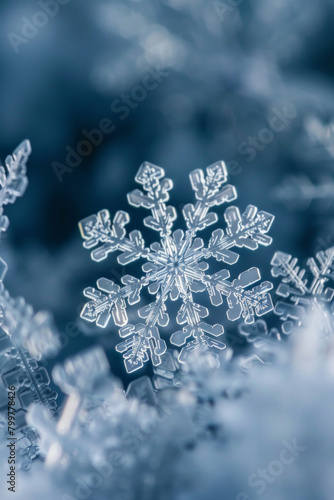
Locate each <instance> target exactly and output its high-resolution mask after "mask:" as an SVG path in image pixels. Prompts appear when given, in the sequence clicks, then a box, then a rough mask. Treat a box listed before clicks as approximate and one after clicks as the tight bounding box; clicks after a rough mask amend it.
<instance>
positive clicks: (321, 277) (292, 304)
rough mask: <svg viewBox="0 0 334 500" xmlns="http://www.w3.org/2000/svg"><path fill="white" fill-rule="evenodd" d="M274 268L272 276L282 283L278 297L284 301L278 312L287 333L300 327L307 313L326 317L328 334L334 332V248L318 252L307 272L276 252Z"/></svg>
mask: <svg viewBox="0 0 334 500" xmlns="http://www.w3.org/2000/svg"><path fill="white" fill-rule="evenodd" d="M271 265H272V271H271V272H272V275H273V276H274V277H275V278H280V280H281V283H280V285H279V286H278V288H277V290H276V294H277V295H278V296H279V297H280V298H282V299H283V300H279V301H278V302H277V303H276V305H275V313H276V314H277V315H278V316H280V319H281V320H282V321H283V325H282V331H283V333H285V334H289V333H291V332H292V331H293V330H294V329H295V328H296V327H300V326H301V325H302V323H303V320H304V317H305V314H306V312H307V311H308V310H313V311H318V312H319V313H320V315H322V316H323V318H324V321H323V322H322V324H323V326H324V331H325V333H326V335H330V334H331V333H332V332H333V297H334V289H333V288H331V286H329V285H330V284H331V282H332V281H333V278H334V247H331V248H328V249H327V250H325V251H320V252H318V253H317V254H316V258H313V257H311V258H309V259H308V260H307V263H306V265H307V269H304V268H302V267H300V266H299V265H298V260H297V259H296V258H292V256H291V255H289V254H287V253H284V252H276V253H275V255H274V257H273V259H272V261H271ZM307 272H308V274H309V276H308V275H307Z"/></svg>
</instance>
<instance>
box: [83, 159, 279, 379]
mask: <svg viewBox="0 0 334 500" xmlns="http://www.w3.org/2000/svg"><path fill="white" fill-rule="evenodd" d="M164 175H165V173H164V170H163V169H162V168H160V167H157V166H155V165H152V164H150V163H146V162H145V163H143V164H142V166H141V167H140V169H139V171H138V173H137V176H136V179H135V180H136V181H137V182H138V183H139V184H141V185H142V186H143V191H141V190H139V189H136V190H134V191H132V192H131V193H129V195H128V201H129V203H130V205H132V206H135V207H143V208H146V209H148V210H150V211H151V215H150V216H148V217H146V218H145V219H144V225H145V226H147V227H149V228H151V229H153V230H155V231H157V232H158V233H159V235H160V243H158V242H155V243H153V244H152V245H151V246H150V247H149V248H147V247H146V246H145V242H144V239H143V237H142V235H141V233H140V232H139V231H138V230H135V231H132V232H130V234H129V235H128V237H127V236H126V230H125V226H126V224H128V222H129V221H130V217H129V215H128V214H127V213H126V212H123V211H119V212H117V213H116V215H115V217H114V219H113V222H112V223H111V221H110V215H109V212H108V210H102V211H100V212H99V213H98V214H97V215H91V216H90V217H87V218H85V219H83V220H82V221H81V222H80V223H79V227H80V231H81V235H82V237H83V239H84V240H85V241H84V247H85V248H87V249H92V248H93V250H92V252H91V257H92V259H93V260H94V261H101V260H103V259H105V258H107V256H108V254H109V253H110V252H114V251H116V250H118V251H120V252H121V254H120V255H119V256H118V262H119V264H121V265H126V264H129V263H131V262H133V261H135V260H137V259H139V258H142V259H144V260H146V263H145V264H144V265H143V266H142V270H143V272H144V276H143V277H141V278H136V277H133V276H130V275H126V276H124V277H123V278H122V284H123V285H124V286H123V287H121V286H119V285H118V284H116V283H114V282H113V281H111V280H109V279H106V278H100V279H99V280H98V281H97V289H96V288H92V287H89V288H86V289H85V291H84V295H85V296H86V297H87V298H89V299H91V300H90V301H89V302H88V303H87V304H86V305H85V307H84V308H83V311H82V314H81V316H82V318H84V319H85V320H87V321H90V322H96V324H97V326H99V327H102V328H105V327H106V326H107V324H108V322H109V320H110V318H111V316H112V317H113V320H114V323H115V324H116V325H117V326H119V327H120V330H119V334H120V336H121V338H124V339H125V340H124V341H123V342H121V343H120V344H118V345H117V346H116V350H117V351H118V352H120V353H123V355H124V362H125V367H126V369H127V371H128V372H133V371H135V370H138V369H139V368H141V367H142V366H143V363H144V362H146V361H148V359H149V355H150V358H151V360H152V363H153V365H154V366H158V365H159V364H160V363H161V356H162V355H163V354H164V353H165V352H166V342H165V341H164V340H163V339H161V338H160V333H159V329H158V326H160V327H165V326H167V325H168V323H169V315H168V313H167V308H166V302H167V299H168V298H170V299H171V300H172V301H175V300H177V299H180V300H181V302H182V305H181V307H180V309H179V312H178V314H177V318H176V321H177V323H178V324H179V325H182V326H183V328H182V329H181V330H179V331H177V332H175V333H173V334H172V336H171V338H170V342H171V344H173V345H176V346H178V347H179V346H184V345H185V344H186V342H187V340H188V339H190V341H189V342H188V344H187V345H185V347H183V348H182V350H181V353H180V356H179V360H180V361H181V362H184V361H185V359H186V357H187V354H188V353H189V352H191V351H193V350H196V349H198V348H203V349H205V350H206V349H209V348H212V349H214V350H222V349H224V348H225V347H226V346H225V344H224V343H223V342H221V341H220V340H217V337H220V336H221V335H222V334H223V332H224V328H223V326H222V325H221V324H217V325H213V326H212V325H210V324H208V323H206V322H204V321H203V318H205V317H207V316H208V315H209V311H208V309H207V308H206V307H204V306H202V305H200V304H198V303H197V302H195V300H194V295H193V294H194V293H198V292H204V291H207V292H208V294H209V297H210V300H211V303H212V304H213V305H214V306H219V305H221V304H222V302H223V297H224V296H225V297H226V301H227V305H228V308H229V310H228V312H227V317H228V319H229V320H230V321H235V320H238V319H239V318H241V317H242V318H243V319H244V321H245V322H246V323H252V322H253V321H254V317H255V316H262V315H263V314H266V313H267V312H269V311H270V310H272V302H271V298H270V295H269V294H268V291H269V290H270V289H271V288H272V285H271V283H269V282H267V281H266V282H263V283H261V284H258V285H256V286H255V287H253V288H249V287H250V286H251V285H253V284H254V283H257V282H258V281H259V280H260V278H261V276H260V272H259V270H258V269H257V268H255V267H253V268H250V269H248V270H247V271H244V272H242V273H241V274H240V275H239V276H238V277H237V278H236V279H234V280H229V279H228V278H229V277H230V273H229V271H228V270H227V269H225V268H223V269H221V270H220V271H218V272H216V273H214V274H212V275H209V274H207V273H206V271H207V269H208V267H209V265H208V263H207V262H205V261H206V260H207V259H209V258H211V257H212V258H214V259H216V260H217V261H220V262H222V263H224V264H225V265H232V264H235V263H236V262H237V260H238V258H239V255H238V254H237V253H236V252H235V249H238V248H242V247H245V248H247V249H250V250H256V249H257V248H258V246H259V245H265V246H267V245H269V244H270V243H271V238H270V237H269V236H268V235H267V232H268V231H269V229H270V226H271V224H272V222H273V219H274V217H273V216H272V215H270V214H269V213H267V212H264V211H258V209H257V208H256V207H255V206H252V205H249V206H248V207H247V208H246V210H245V212H244V213H243V214H242V215H241V214H240V212H239V209H238V208H237V207H234V206H231V207H229V208H227V209H226V211H225V221H226V224H227V228H226V231H225V233H224V231H223V230H222V229H216V230H215V231H213V233H212V236H211V238H210V240H209V243H208V245H207V246H205V245H204V242H203V240H202V239H201V238H199V237H197V233H198V232H199V231H201V230H203V229H206V228H207V227H209V226H211V225H212V224H214V223H216V222H217V220H218V216H217V214H216V213H214V212H211V211H210V209H211V208H212V207H214V206H218V205H221V204H222V203H226V202H231V201H233V200H235V199H236V197H237V194H236V190H235V188H234V187H233V186H231V185H225V186H224V184H225V183H226V181H227V173H226V168H225V165H224V163H223V162H217V163H215V164H213V165H211V166H209V167H208V168H207V169H206V175H205V174H204V172H203V171H202V170H194V171H193V172H192V173H191V174H190V181H191V186H192V188H193V190H194V192H195V196H196V204H195V205H193V204H188V205H185V207H184V208H183V218H184V221H185V223H186V226H187V230H186V232H184V231H182V230H181V229H177V230H176V231H174V232H172V228H173V223H174V221H175V219H176V217H177V216H176V210H175V209H174V207H172V206H167V205H166V202H167V201H168V200H169V191H170V190H171V189H172V187H173V184H172V181H171V180H170V179H166V178H165V177H164ZM95 247H97V248H95ZM232 249H233V250H232ZM144 287H147V288H148V290H149V292H150V293H151V294H153V295H156V300H155V301H154V302H152V303H149V304H147V305H145V306H144V307H142V308H140V309H139V311H138V315H139V317H140V318H142V319H143V320H145V321H143V322H139V323H137V324H128V318H127V313H126V300H127V302H128V304H129V305H134V304H136V303H137V302H138V301H139V300H140V294H141V290H142V288H144Z"/></svg>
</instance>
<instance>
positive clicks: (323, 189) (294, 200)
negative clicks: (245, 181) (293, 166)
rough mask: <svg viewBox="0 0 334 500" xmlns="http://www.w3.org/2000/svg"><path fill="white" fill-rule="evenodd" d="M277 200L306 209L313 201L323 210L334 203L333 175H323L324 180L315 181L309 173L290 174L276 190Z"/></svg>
mask: <svg viewBox="0 0 334 500" xmlns="http://www.w3.org/2000/svg"><path fill="white" fill-rule="evenodd" d="M274 196H275V198H276V199H277V200H279V201H281V202H284V203H285V204H286V205H287V206H288V208H291V209H300V210H306V209H307V208H308V207H309V205H310V204H311V203H317V205H318V207H319V208H320V209H322V210H323V211H325V210H328V209H329V208H330V207H332V206H333V203H334V181H333V176H332V175H328V176H327V178H326V177H324V176H323V180H321V181H320V182H318V183H314V182H312V181H311V179H310V178H309V177H308V176H307V175H299V176H290V177H287V178H285V179H284V181H283V183H282V184H281V185H280V186H278V187H277V188H276V189H275V190H274Z"/></svg>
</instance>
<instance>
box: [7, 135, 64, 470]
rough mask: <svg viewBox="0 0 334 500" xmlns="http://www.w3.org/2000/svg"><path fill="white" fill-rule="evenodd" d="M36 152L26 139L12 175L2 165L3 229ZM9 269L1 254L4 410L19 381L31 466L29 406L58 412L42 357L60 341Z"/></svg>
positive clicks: (10, 164) (22, 435)
mask: <svg viewBox="0 0 334 500" xmlns="http://www.w3.org/2000/svg"><path fill="white" fill-rule="evenodd" d="M30 153H31V146H30V142H29V141H23V142H22V143H21V144H20V145H19V146H18V147H17V148H16V150H15V151H14V153H13V155H12V156H8V157H7V158H6V162H5V163H6V168H7V174H6V171H5V169H4V167H0V187H1V190H0V214H1V216H0V232H4V231H6V229H7V228H8V224H9V221H8V218H7V217H6V216H5V215H3V205H6V204H7V203H13V202H14V201H15V200H16V198H17V197H19V196H22V195H23V194H24V191H25V189H26V187H27V183H28V180H27V177H26V163H27V160H28V157H29V155H30ZM6 271H7V265H6V263H5V262H4V261H3V260H2V259H1V258H0V414H1V413H2V412H7V405H8V396H7V388H8V386H15V394H16V399H15V411H16V415H15V424H16V426H15V428H16V438H17V450H18V455H19V457H20V465H21V467H23V468H28V467H29V464H30V461H31V460H32V459H33V458H35V457H36V455H37V454H38V443H37V435H36V433H35V432H34V431H33V430H32V429H29V428H27V426H26V421H25V416H26V412H27V409H28V407H29V406H30V404H31V403H38V404H40V405H42V406H44V407H45V408H47V409H48V410H49V411H51V412H54V411H55V409H56V399H57V393H56V392H55V391H53V390H52V389H51V388H50V378H49V375H48V372H47V370H46V368H45V367H42V366H40V365H39V364H38V361H39V360H41V359H42V358H43V357H47V356H51V355H55V354H56V353H57V352H58V350H59V347H60V343H59V339H58V334H57V331H56V329H55V326H54V324H53V321H52V318H51V316H50V315H49V314H48V313H47V312H44V311H41V312H38V313H37V314H35V313H34V311H33V308H32V307H31V306H29V305H27V304H26V302H25V301H24V299H23V298H17V299H13V298H11V297H10V295H9V292H8V291H7V290H6V289H5V287H4V285H3V283H2V281H3V279H4V277H5V274H6Z"/></svg>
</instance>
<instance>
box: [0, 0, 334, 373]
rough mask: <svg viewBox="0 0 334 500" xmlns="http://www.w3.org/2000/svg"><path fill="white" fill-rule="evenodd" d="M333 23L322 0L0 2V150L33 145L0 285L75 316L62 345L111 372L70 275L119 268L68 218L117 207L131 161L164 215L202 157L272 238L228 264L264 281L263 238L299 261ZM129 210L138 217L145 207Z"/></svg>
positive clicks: (330, 110)
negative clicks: (161, 191)
mask: <svg viewBox="0 0 334 500" xmlns="http://www.w3.org/2000/svg"><path fill="white" fill-rule="evenodd" d="M333 22H334V3H333V1H332V0H317V1H314V0H271V1H270V2H268V1H267V0H252V1H251V2H250V1H249V0H224V1H223V0H213V1H212V0H160V1H158V0H120V1H117V0H94V2H92V1H88V0H80V1H79V0H40V1H37V0H16V1H15V2H12V1H9V0H5V1H3V2H1V6H0V36H1V44H0V62H1V69H2V71H1V80H0V114H1V122H2V124H3V125H2V130H1V134H0V155H1V158H2V159H3V160H4V159H5V157H6V155H7V154H10V153H11V152H12V150H13V149H14V148H15V147H16V145H17V144H18V143H19V142H20V141H21V140H23V139H24V138H29V139H30V141H31V144H32V148H33V154H32V156H31V159H30V161H29V164H28V176H29V187H28V190H27V192H26V194H25V196H24V197H23V198H22V199H19V200H18V201H17V202H16V204H15V205H13V206H10V207H7V210H6V213H7V215H8V216H9V218H10V221H11V225H10V229H9V231H8V234H7V235H6V237H5V238H4V239H3V240H2V250H1V255H2V256H3V257H4V258H5V260H7V262H8V264H9V272H8V275H7V278H6V279H7V287H8V289H9V290H10V292H11V294H12V295H13V296H17V295H22V296H24V297H25V298H26V300H27V302H29V303H31V304H32V305H33V306H34V307H35V308H36V309H49V310H51V311H53V313H54V316H55V319H56V323H57V325H58V328H59V329H60V330H61V331H65V330H66V327H67V326H68V324H69V323H70V324H72V322H76V324H77V325H78V328H79V329H80V331H84V330H85V333H88V334H89V335H88V336H87V335H83V334H81V333H80V334H79V335H77V336H76V337H75V338H74V339H72V340H71V341H70V342H69V344H68V345H64V349H63V352H62V356H63V357H66V356H67V355H68V354H69V353H70V352H74V351H78V350H80V349H82V348H83V347H84V346H86V345H90V344H92V343H94V342H102V344H103V345H104V346H105V347H106V349H107V352H108V355H109V356H110V359H111V361H112V369H113V371H114V372H115V373H117V374H118V375H119V376H123V377H124V376H125V369H124V367H123V364H122V360H121V359H120V356H118V355H115V354H114V350H113V347H114V345H115V344H116V343H117V341H118V335H117V329H116V328H115V327H114V326H112V325H110V326H109V327H108V328H107V329H106V331H103V332H101V331H100V332H99V333H103V335H102V336H96V335H95V333H96V331H94V329H87V326H86V325H83V324H82V323H81V322H78V312H79V311H80V307H81V306H80V305H81V304H82V302H83V300H84V298H83V295H82V290H83V288H85V287H86V286H89V285H94V283H95V281H96V279H97V278H99V277H100V276H105V277H108V278H109V279H113V280H115V281H116V282H119V281H120V278H121V276H122V273H123V274H125V272H124V271H123V270H122V269H121V268H120V266H119V265H118V264H117V261H116V255H111V256H110V257H109V259H108V260H106V261H104V262H103V263H100V264H97V263H94V262H92V261H91V260H90V256H89V253H88V252H87V251H85V250H84V249H83V248H82V241H81V238H80V234H79V231H78V225H77V223H78V221H79V220H80V219H82V218H84V217H86V216H88V215H90V214H91V213H95V212H96V211H98V210H100V209H103V208H108V209H109V210H110V212H111V214H112V216H113V214H114V213H115V212H116V211H117V210H128V206H127V201H126V193H127V192H128V191H130V190H132V189H134V188H135V187H136V185H135V182H134V176H135V174H136V171H137V170H138V168H139V166H140V164H141V163H142V162H143V161H144V160H147V161H150V162H152V163H155V164H157V165H160V166H162V167H163V168H164V169H165V171H166V175H167V176H168V177H170V178H172V179H173V181H174V190H173V192H172V196H171V204H173V205H174V206H175V207H176V208H177V210H178V212H179V214H181V209H182V206H183V204H185V203H188V202H191V201H192V200H193V193H192V191H191V188H190V184H189V177H188V176H189V173H190V172H191V170H194V169H196V168H205V167H206V166H207V165H210V164H211V163H213V162H214V161H217V160H224V161H225V162H226V164H227V166H228V170H229V173H230V182H231V183H232V184H234V185H235V186H236V188H237V191H238V195H239V199H238V202H237V205H238V206H239V207H240V209H241V210H243V209H244V208H245V207H246V205H247V204H249V203H251V204H255V205H257V206H258V207H259V208H260V209H263V210H267V211H269V212H271V213H273V214H275V216H276V220H275V223H274V226H273V228H272V230H271V235H272V236H273V237H274V243H273V245H272V246H271V247H269V248H266V249H262V250H259V251H258V252H256V254H253V253H251V254H250V253H249V252H248V253H247V252H246V253H245V255H242V259H241V260H242V262H241V264H240V271H241V270H244V269H247V268H248V267H249V266H251V265H252V266H253V265H254V266H259V267H260V268H261V270H262V278H263V279H264V280H265V279H270V260H271V257H272V255H273V254H274V252H275V251H276V250H282V251H285V252H288V253H291V254H294V255H295V256H297V257H299V258H300V259H301V261H303V260H304V259H305V258H306V257H308V256H309V255H313V254H314V253H315V252H316V251H318V250H319V249H322V248H326V247H328V246H331V245H332V244H333V241H334V231H333V232H332V231H331V227H332V220H333V217H332V215H333V212H332V205H333V201H334V182H333V169H334V163H333V162H334V142H333V137H334V82H333V76H334V60H333V56H332V55H333V42H334V30H333V29H332V27H333ZM83 141H84V142H83ZM129 213H130V215H131V223H130V225H129V228H130V229H140V230H142V229H143V228H142V219H143V217H144V216H145V215H146V214H145V212H144V211H142V210H140V209H139V210H136V209H134V208H132V207H131V208H130V209H129ZM219 213H220V214H221V216H222V214H223V209H222V210H220V211H219ZM179 222H180V227H182V221H181V220H180V221H179ZM143 234H144V236H145V238H147V240H148V241H151V240H152V238H154V237H155V235H152V234H151V235H150V234H149V232H147V231H146V230H143ZM238 271H239V269H236V270H234V271H233V270H232V275H233V276H235V275H236V274H237V272H238ZM240 271H239V272H240ZM127 272H129V271H128V269H126V273H127ZM130 272H131V273H132V272H133V273H134V274H136V273H137V274H136V275H139V273H140V272H141V271H140V267H139V265H138V263H137V265H136V266H135V268H134V269H131V271H130ZM136 376H137V374H135V377H136Z"/></svg>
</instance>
